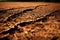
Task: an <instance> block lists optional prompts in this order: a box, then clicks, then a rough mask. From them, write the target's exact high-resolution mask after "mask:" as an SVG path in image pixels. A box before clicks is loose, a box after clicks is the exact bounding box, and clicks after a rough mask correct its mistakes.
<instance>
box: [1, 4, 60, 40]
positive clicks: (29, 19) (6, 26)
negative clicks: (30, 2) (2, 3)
mask: <svg viewBox="0 0 60 40" xmlns="http://www.w3.org/2000/svg"><path fill="white" fill-rule="evenodd" d="M0 8H1V7H0ZM0 40H60V6H59V5H58V4H46V5H36V6H30V7H16V8H8V9H4V8H1V9H0Z"/></svg>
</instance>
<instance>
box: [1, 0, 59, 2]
mask: <svg viewBox="0 0 60 40" xmlns="http://www.w3.org/2000/svg"><path fill="white" fill-rule="evenodd" d="M0 1H3V2H6V1H16V2H60V0H0Z"/></svg>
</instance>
